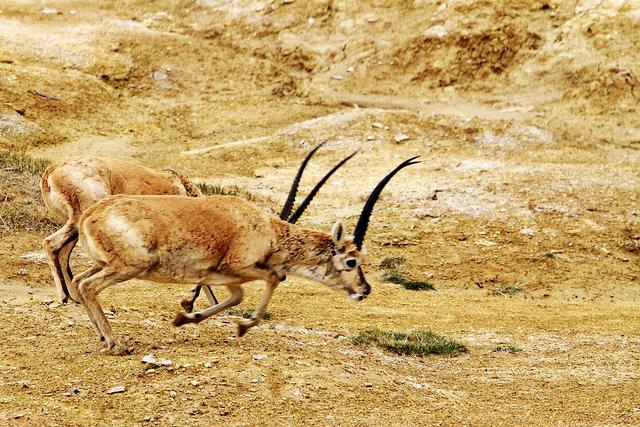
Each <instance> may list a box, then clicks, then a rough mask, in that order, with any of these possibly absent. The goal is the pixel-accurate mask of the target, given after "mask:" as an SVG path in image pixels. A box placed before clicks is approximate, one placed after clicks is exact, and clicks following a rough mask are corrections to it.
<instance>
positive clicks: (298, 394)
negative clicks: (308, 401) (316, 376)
mask: <svg viewBox="0 0 640 427" xmlns="http://www.w3.org/2000/svg"><path fill="white" fill-rule="evenodd" d="M292 394H293V397H297V398H298V399H302V398H304V394H302V392H301V391H300V390H298V389H295V390H293V393H292Z"/></svg>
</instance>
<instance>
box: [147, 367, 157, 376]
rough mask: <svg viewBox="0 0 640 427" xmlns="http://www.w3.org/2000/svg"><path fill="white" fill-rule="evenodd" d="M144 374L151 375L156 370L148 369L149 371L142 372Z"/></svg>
mask: <svg viewBox="0 0 640 427" xmlns="http://www.w3.org/2000/svg"><path fill="white" fill-rule="evenodd" d="M144 373H145V374H146V375H151V374H155V373H156V370H155V369H154V368H150V369H147V370H146V371H144Z"/></svg>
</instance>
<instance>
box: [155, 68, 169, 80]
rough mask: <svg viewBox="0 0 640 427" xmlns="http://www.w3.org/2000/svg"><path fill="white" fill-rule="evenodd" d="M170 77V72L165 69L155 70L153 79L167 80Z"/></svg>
mask: <svg viewBox="0 0 640 427" xmlns="http://www.w3.org/2000/svg"><path fill="white" fill-rule="evenodd" d="M168 78H169V74H167V72H166V71H165V70H156V71H154V72H153V80H155V81H162V80H167V79H168Z"/></svg>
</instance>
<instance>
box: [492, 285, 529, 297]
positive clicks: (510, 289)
mask: <svg viewBox="0 0 640 427" xmlns="http://www.w3.org/2000/svg"><path fill="white" fill-rule="evenodd" d="M523 290H524V289H522V288H521V287H520V286H518V285H507V286H502V287H500V288H497V289H494V290H493V291H492V294H493V295H496V296H504V295H515V294H517V293H520V292H522V291H523Z"/></svg>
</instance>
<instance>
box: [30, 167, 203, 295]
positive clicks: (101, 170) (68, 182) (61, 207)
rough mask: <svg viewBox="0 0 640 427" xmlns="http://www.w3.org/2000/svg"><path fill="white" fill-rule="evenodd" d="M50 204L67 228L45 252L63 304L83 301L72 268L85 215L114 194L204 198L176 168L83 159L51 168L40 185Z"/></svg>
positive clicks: (48, 242) (51, 238) (49, 242)
mask: <svg viewBox="0 0 640 427" xmlns="http://www.w3.org/2000/svg"><path fill="white" fill-rule="evenodd" d="M40 189H41V191H42V198H43V200H44V203H45V205H46V206H47V208H48V209H49V210H50V211H51V213H52V214H53V215H54V216H55V217H56V218H57V219H58V220H59V221H60V222H62V223H64V226H63V227H62V228H61V229H60V230H58V231H56V232H55V233H53V234H52V235H51V236H49V237H47V238H46V239H45V240H44V245H43V246H44V250H45V253H46V255H47V261H48V263H49V266H50V268H51V273H52V275H53V279H54V282H55V285H56V288H57V291H58V296H59V298H60V300H61V302H63V303H65V302H67V301H68V299H69V298H71V299H73V300H75V301H76V302H79V297H78V295H77V292H76V290H75V289H74V288H73V287H72V278H73V274H72V272H71V269H70V268H69V257H70V256H71V251H72V250H73V248H74V247H75V245H76V243H77V241H78V233H77V224H78V221H79V220H80V215H81V214H82V213H83V212H84V211H85V210H87V208H89V207H90V206H92V205H93V204H94V203H95V202H96V201H98V200H100V199H102V198H104V197H107V196H109V195H113V194H170V195H186V196H192V197H195V196H200V195H201V194H200V191H199V190H198V188H197V187H196V186H195V185H194V184H193V183H192V182H191V181H190V180H189V179H187V178H186V177H185V176H183V175H181V174H179V173H178V172H176V171H174V170H172V169H165V170H161V171H159V170H154V169H149V168H147V167H144V166H140V165H137V164H135V163H132V162H128V161H124V160H118V159H107V158H101V157H87V156H78V157H72V158H70V159H68V160H65V161H62V162H59V163H57V164H54V165H51V166H49V167H48V168H47V169H46V170H45V172H44V174H43V175H42V179H41V181H40Z"/></svg>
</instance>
